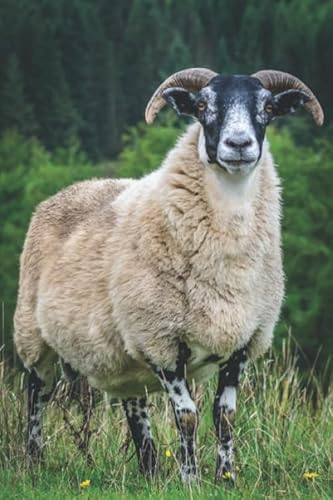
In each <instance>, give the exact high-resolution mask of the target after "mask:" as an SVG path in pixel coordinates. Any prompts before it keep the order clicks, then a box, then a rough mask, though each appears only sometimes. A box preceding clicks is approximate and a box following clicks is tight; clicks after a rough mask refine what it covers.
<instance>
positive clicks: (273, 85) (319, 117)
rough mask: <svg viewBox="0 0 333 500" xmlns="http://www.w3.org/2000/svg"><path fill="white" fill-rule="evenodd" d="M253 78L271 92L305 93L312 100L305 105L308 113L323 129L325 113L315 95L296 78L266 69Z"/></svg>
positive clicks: (255, 74)
mask: <svg viewBox="0 0 333 500" xmlns="http://www.w3.org/2000/svg"><path fill="white" fill-rule="evenodd" d="M252 77H254V78H257V79H258V80H259V81H260V82H261V84H262V85H263V86H264V87H265V88H266V89H268V90H270V91H271V92H282V91H283V90H288V89H296V90H301V91H302V92H305V94H307V95H308V96H309V98H310V100H309V101H308V102H307V103H305V104H304V108H305V109H306V111H308V112H309V113H311V115H312V117H313V119H314V121H315V123H316V124H317V125H318V126H319V127H321V126H322V124H323V123H324V112H323V109H322V107H321V105H320V104H319V101H318V99H317V98H316V96H315V95H314V93H313V92H312V91H311V90H310V89H309V87H307V86H306V85H305V83H303V82H302V81H301V80H299V79H298V78H296V76H293V75H290V74H289V73H284V72H283V71H275V70H271V69H265V70H262V71H258V72H257V73H254V74H253V75H252Z"/></svg>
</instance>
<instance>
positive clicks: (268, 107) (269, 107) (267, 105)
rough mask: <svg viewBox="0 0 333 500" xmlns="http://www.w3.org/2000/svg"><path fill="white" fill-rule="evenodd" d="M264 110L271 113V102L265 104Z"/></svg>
mask: <svg viewBox="0 0 333 500" xmlns="http://www.w3.org/2000/svg"><path fill="white" fill-rule="evenodd" d="M265 111H266V113H273V106H272V104H266V106H265Z"/></svg>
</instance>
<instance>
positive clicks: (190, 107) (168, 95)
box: [162, 87, 195, 115]
mask: <svg viewBox="0 0 333 500" xmlns="http://www.w3.org/2000/svg"><path fill="white" fill-rule="evenodd" d="M162 97H163V98H164V99H165V100H166V102H167V103H168V104H169V105H170V106H172V107H173V109H175V110H176V111H177V113H178V114H179V115H194V114H195V97H194V95H193V94H192V93H191V92H189V91H188V90H186V89H183V88H181V87H173V88H171V89H166V90H164V92H163V93H162Z"/></svg>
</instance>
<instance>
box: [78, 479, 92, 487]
mask: <svg viewBox="0 0 333 500" xmlns="http://www.w3.org/2000/svg"><path fill="white" fill-rule="evenodd" d="M90 483H91V481H90V479H85V480H84V481H82V482H81V483H80V487H81V488H88V487H89V486H90Z"/></svg>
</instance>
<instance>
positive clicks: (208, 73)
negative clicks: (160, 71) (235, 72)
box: [145, 68, 217, 125]
mask: <svg viewBox="0 0 333 500" xmlns="http://www.w3.org/2000/svg"><path fill="white" fill-rule="evenodd" d="M216 75H217V73H215V72H214V71H212V70H210V69H206V68H189V69H184V70H182V71H178V72H177V73H174V74H173V75H171V76H169V77H168V78H167V79H166V80H164V82H162V83H161V85H160V86H159V87H158V88H157V89H156V90H155V92H154V94H153V96H152V97H151V99H150V101H149V102H148V104H147V107H146V112H145V118H146V122H147V123H148V124H149V125H150V124H151V123H153V121H154V120H155V117H156V115H157V114H158V113H159V112H160V110H161V109H162V108H163V107H164V106H165V105H166V101H165V99H164V98H163V97H162V92H163V91H164V90H166V89H169V88H172V87H182V88H184V89H187V90H190V91H193V92H195V91H197V90H201V89H202V88H203V87H205V86H206V85H207V83H208V82H209V81H210V80H211V79H212V78H214V76H216Z"/></svg>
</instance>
